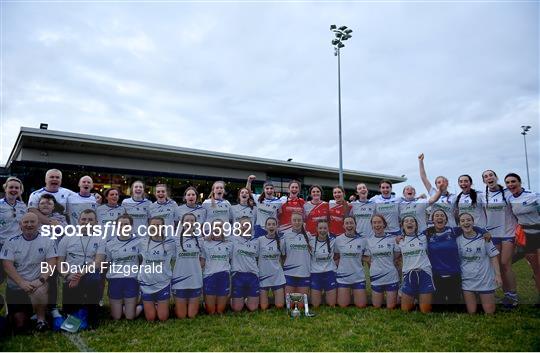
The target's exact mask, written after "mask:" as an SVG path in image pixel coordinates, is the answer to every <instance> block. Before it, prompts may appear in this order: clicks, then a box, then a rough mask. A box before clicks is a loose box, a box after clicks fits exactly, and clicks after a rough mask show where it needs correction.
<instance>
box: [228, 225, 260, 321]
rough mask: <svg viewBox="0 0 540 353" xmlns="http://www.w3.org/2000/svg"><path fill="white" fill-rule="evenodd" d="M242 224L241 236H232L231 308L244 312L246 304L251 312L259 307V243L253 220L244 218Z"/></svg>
mask: <svg viewBox="0 0 540 353" xmlns="http://www.w3.org/2000/svg"><path fill="white" fill-rule="evenodd" d="M238 221H239V222H240V226H241V228H240V231H241V233H240V235H236V234H233V235H232V244H233V251H232V259H231V260H232V262H231V282H232V294H231V298H232V300H231V308H232V310H233V311H236V312H238V311H242V309H243V308H244V302H245V304H246V306H247V308H248V310H249V311H255V310H257V308H258V307H259V295H260V294H261V292H260V285H259V267H258V265H257V256H258V255H259V241H258V240H257V239H256V238H255V237H253V235H252V233H251V231H252V225H251V218H249V217H242V218H240V219H239V220H238Z"/></svg>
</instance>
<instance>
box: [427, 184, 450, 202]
mask: <svg viewBox="0 0 540 353" xmlns="http://www.w3.org/2000/svg"><path fill="white" fill-rule="evenodd" d="M445 192H446V187H444V186H441V188H440V189H437V191H436V192H435V193H434V194H433V196H431V197H430V198H429V200H428V204H429V205H430V206H431V205H433V204H434V203H435V202H437V200H439V198H440V197H441V195H442V194H444V193H445Z"/></svg>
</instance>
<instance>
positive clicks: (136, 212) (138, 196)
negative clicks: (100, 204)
mask: <svg viewBox="0 0 540 353" xmlns="http://www.w3.org/2000/svg"><path fill="white" fill-rule="evenodd" d="M151 204H152V202H151V201H150V200H148V199H147V198H146V195H145V193H144V183H143V182H142V181H140V180H137V181H134V182H133V184H131V197H130V198H127V199H124V200H123V201H122V206H124V208H125V209H126V213H127V214H128V215H130V216H131V218H133V232H134V233H135V234H137V235H141V236H144V235H145V234H146V233H145V230H144V228H145V227H146V226H147V225H148V218H149V217H150V205H151Z"/></svg>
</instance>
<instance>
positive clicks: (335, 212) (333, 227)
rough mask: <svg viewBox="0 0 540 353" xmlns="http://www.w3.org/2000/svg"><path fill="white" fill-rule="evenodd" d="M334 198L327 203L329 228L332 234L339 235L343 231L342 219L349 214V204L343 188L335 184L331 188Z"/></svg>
mask: <svg viewBox="0 0 540 353" xmlns="http://www.w3.org/2000/svg"><path fill="white" fill-rule="evenodd" d="M332 193H333V195H334V199H333V200H331V201H330V203H329V208H330V209H329V215H328V216H329V217H328V220H329V223H328V225H329V230H330V234H332V235H334V236H335V235H340V234H343V233H344V232H345V230H344V229H343V220H344V219H345V217H346V216H348V215H349V213H350V211H351V205H349V203H348V202H347V200H345V189H343V187H341V186H339V185H337V186H334V189H333V190H332Z"/></svg>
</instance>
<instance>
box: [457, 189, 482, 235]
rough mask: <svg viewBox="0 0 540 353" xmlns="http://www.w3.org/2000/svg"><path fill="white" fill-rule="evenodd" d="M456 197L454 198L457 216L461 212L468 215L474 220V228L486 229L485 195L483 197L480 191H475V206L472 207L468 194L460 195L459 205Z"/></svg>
mask: <svg viewBox="0 0 540 353" xmlns="http://www.w3.org/2000/svg"><path fill="white" fill-rule="evenodd" d="M458 196H459V195H458ZM458 196H456V207H457V209H458V214H461V213H463V212H467V213H470V214H471V215H472V216H473V218H474V225H475V226H477V227H480V228H486V210H485V209H484V202H485V200H486V195H484V193H483V192H482V191H476V206H473V204H472V200H471V195H470V194H461V197H460V198H459V203H458Z"/></svg>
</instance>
